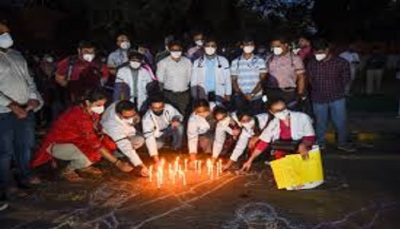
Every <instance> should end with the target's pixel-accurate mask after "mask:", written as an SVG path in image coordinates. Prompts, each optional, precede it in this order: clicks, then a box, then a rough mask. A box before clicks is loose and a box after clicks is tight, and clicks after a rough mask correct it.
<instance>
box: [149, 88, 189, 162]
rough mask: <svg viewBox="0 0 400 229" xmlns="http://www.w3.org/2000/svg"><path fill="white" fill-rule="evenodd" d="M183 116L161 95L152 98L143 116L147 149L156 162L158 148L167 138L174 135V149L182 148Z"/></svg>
mask: <svg viewBox="0 0 400 229" xmlns="http://www.w3.org/2000/svg"><path fill="white" fill-rule="evenodd" d="M182 121H183V116H182V115H181V113H179V111H178V110H177V109H176V108H174V107H173V106H172V105H170V104H167V103H165V102H164V98H163V97H162V96H161V95H154V96H152V97H151V98H150V107H149V109H148V110H147V112H146V113H145V115H144V116H143V121H142V125H143V134H144V137H145V139H146V146H147V150H148V151H149V154H150V156H151V157H152V158H153V160H154V162H156V163H158V162H159V156H158V149H160V148H162V147H163V146H164V143H165V140H166V138H168V137H172V149H173V150H175V151H178V150H180V149H181V148H182V140H183V132H184V128H183V125H182Z"/></svg>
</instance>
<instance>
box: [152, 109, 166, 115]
mask: <svg viewBox="0 0 400 229" xmlns="http://www.w3.org/2000/svg"><path fill="white" fill-rule="evenodd" d="M163 113H164V110H161V111H157V112H155V111H153V114H154V115H156V116H161V115H162V114H163Z"/></svg>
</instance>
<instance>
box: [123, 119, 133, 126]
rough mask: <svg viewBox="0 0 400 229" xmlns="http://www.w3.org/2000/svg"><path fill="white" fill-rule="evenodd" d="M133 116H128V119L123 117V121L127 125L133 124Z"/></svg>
mask: <svg viewBox="0 0 400 229" xmlns="http://www.w3.org/2000/svg"><path fill="white" fill-rule="evenodd" d="M133 120H134V119H133V117H132V118H128V119H124V120H123V122H124V123H126V124H128V125H132V124H133Z"/></svg>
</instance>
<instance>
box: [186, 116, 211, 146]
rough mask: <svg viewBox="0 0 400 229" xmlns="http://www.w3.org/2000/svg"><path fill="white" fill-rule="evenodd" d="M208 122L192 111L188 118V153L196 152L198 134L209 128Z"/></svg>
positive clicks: (205, 131)
mask: <svg viewBox="0 0 400 229" xmlns="http://www.w3.org/2000/svg"><path fill="white" fill-rule="evenodd" d="M210 128H211V127H210V123H209V122H208V121H207V120H206V119H205V118H203V117H201V116H199V115H196V114H195V113H192V114H191V115H190V117H189V120H188V128H187V137H188V148H189V153H197V146H198V142H199V135H202V134H205V133H207V132H208V131H209V130H210Z"/></svg>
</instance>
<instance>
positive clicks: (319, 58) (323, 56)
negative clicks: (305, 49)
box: [315, 53, 326, 61]
mask: <svg viewBox="0 0 400 229" xmlns="http://www.w3.org/2000/svg"><path fill="white" fill-rule="evenodd" d="M325 58H326V54H325V53H320V54H315V59H316V60H317V61H322V60H323V59H325Z"/></svg>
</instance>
